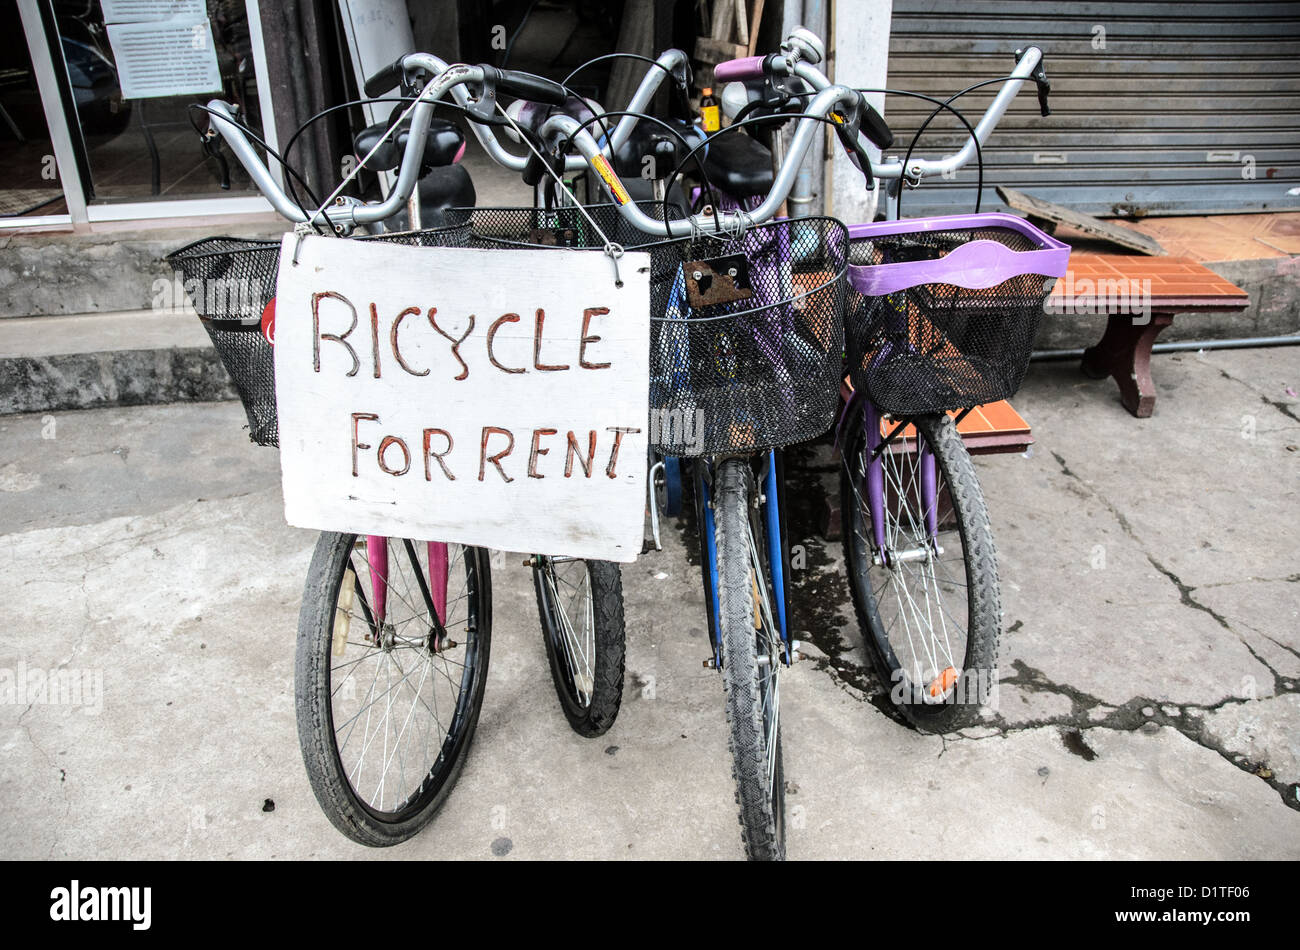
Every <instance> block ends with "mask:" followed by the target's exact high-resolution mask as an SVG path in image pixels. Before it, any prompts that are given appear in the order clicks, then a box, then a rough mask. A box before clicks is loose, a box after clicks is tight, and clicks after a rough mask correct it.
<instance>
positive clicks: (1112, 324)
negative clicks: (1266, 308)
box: [1048, 254, 1250, 419]
mask: <svg viewBox="0 0 1300 950" xmlns="http://www.w3.org/2000/svg"><path fill="white" fill-rule="evenodd" d="M1084 281H1088V282H1089V283H1088V284H1084V283H1083V282H1084ZM1118 281H1123V282H1126V283H1123V284H1121V286H1127V287H1133V286H1134V282H1135V281H1136V282H1137V283H1136V286H1138V287H1145V286H1146V284H1145V282H1146V281H1150V287H1151V295H1150V301H1149V308H1150V311H1149V319H1147V317H1146V316H1145V315H1134V314H1133V313H1131V312H1121V313H1116V312H1110V315H1109V317H1108V318H1107V322H1106V331H1105V333H1103V334H1102V337H1101V339H1100V340H1098V341H1097V343H1096V344H1094V345H1093V346H1090V347H1088V349H1087V350H1085V351H1084V354H1083V364H1082V367H1083V371H1084V372H1085V373H1086V374H1087V375H1089V376H1091V377H1092V378H1093V379H1104V378H1105V377H1107V376H1111V377H1113V378H1114V380H1115V382H1116V383H1118V384H1119V398H1120V402H1122V403H1123V404H1124V408H1125V409H1127V410H1128V411H1129V412H1131V413H1132V414H1133V415H1135V416H1137V417H1138V418H1139V419H1145V418H1146V417H1147V416H1149V415H1151V413H1152V411H1153V410H1154V409H1155V404H1156V389H1155V383H1154V382H1153V381H1152V379H1151V346H1152V344H1154V343H1155V339H1156V337H1157V336H1159V335H1160V332H1161V331H1162V330H1164V328H1165V327H1167V326H1169V325H1170V324H1171V323H1173V322H1174V317H1175V316H1176V315H1177V314H1180V313H1225V312H1226V313H1232V312H1238V311H1241V310H1245V309H1246V308H1247V307H1248V306H1250V297H1249V295H1248V294H1247V293H1246V291H1244V290H1242V289H1241V288H1240V287H1238V286H1236V285H1235V284H1233V283H1232V282H1231V281H1228V280H1225V279H1224V278H1222V277H1220V276H1219V275H1218V274H1216V273H1214V271H1212V270H1210V269H1209V268H1207V267H1205V266H1203V265H1201V264H1198V263H1197V262H1196V261H1194V260H1192V259H1190V258H1186V257H1140V256H1132V255H1125V254H1072V255H1070V272H1069V274H1068V276H1067V277H1066V278H1064V279H1062V280H1058V281H1057V282H1056V287H1055V288H1054V289H1053V291H1052V301H1051V302H1052V304H1053V305H1055V307H1056V308H1057V313H1058V315H1057V316H1056V317H1055V318H1054V319H1061V318H1062V316H1061V315H1060V314H1062V313H1063V314H1064V316H1066V317H1067V318H1068V316H1069V314H1070V313H1074V312H1077V307H1074V305H1073V304H1072V302H1071V300H1070V299H1069V295H1070V294H1071V293H1072V294H1073V296H1074V297H1076V298H1078V297H1079V296H1081V294H1082V292H1081V290H1080V287H1081V286H1082V287H1083V288H1084V289H1085V290H1086V288H1087V287H1088V286H1091V287H1092V288H1094V292H1095V293H1096V296H1097V299H1096V300H1095V301H1094V307H1093V311H1094V312H1096V310H1098V309H1101V308H1102V307H1104V306H1105V300H1104V298H1105V293H1104V292H1103V291H1102V290H1101V289H1100V288H1101V287H1104V286H1114V284H1115V283H1116V282H1118ZM1048 319H1053V317H1052V316H1051V315H1050V314H1049V316H1048Z"/></svg>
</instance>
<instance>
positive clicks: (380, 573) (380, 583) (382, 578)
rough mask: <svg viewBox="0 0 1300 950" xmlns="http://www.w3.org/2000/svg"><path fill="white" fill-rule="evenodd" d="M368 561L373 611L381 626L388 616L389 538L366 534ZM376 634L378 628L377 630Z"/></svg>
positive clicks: (377, 622) (377, 625) (376, 620)
mask: <svg viewBox="0 0 1300 950" xmlns="http://www.w3.org/2000/svg"><path fill="white" fill-rule="evenodd" d="M366 563H367V564H369V565H370V593H371V599H372V602H371V605H370V608H371V611H372V612H373V613H374V615H375V626H376V627H379V626H380V625H382V624H383V623H384V621H385V619H386V618H387V616H388V610H387V608H388V539H387V538H381V537H379V536H378V535H373V534H370V535H366ZM375 632H376V635H377V634H378V632H379V631H378V630H376V631H375Z"/></svg>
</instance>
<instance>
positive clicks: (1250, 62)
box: [886, 0, 1300, 216]
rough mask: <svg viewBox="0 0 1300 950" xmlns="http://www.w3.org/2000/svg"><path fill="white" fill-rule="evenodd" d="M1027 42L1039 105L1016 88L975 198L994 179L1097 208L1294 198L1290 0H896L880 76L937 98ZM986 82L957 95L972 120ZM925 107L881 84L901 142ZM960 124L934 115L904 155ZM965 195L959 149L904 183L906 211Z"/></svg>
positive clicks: (944, 139)
mask: <svg viewBox="0 0 1300 950" xmlns="http://www.w3.org/2000/svg"><path fill="white" fill-rule="evenodd" d="M1030 44H1033V45H1036V46H1038V47H1040V48H1041V49H1042V50H1043V52H1044V54H1045V62H1046V65H1047V75H1048V77H1049V78H1050V79H1051V82H1052V97H1051V106H1052V115H1050V116H1048V117H1046V118H1043V117H1041V116H1040V115H1039V112H1038V103H1037V98H1036V97H1035V95H1034V92H1033V89H1032V86H1027V87H1025V88H1024V89H1023V90H1022V92H1021V94H1020V96H1018V97H1017V100H1016V103H1015V104H1014V105H1013V106H1012V108H1011V110H1010V111H1008V113H1007V114H1006V116H1005V117H1004V118H1003V120H1002V122H1001V123H1000V124H999V126H998V128H997V129H996V130H995V132H994V133H993V136H992V137H991V138H990V139H989V142H988V144H987V146H986V147H985V149H984V161H985V192H984V207H985V208H986V209H992V208H997V207H1000V206H1001V204H1000V202H999V201H998V198H997V195H996V194H995V193H994V192H993V189H992V186H993V185H998V184H1002V185H1009V186H1011V187H1013V188H1018V189H1020V190H1022V191H1026V192H1029V193H1030V194H1032V195H1035V196H1037V197H1040V198H1045V199H1046V200H1048V201H1054V202H1056V203H1058V204H1062V205H1065V206H1067V207H1070V208H1074V209H1077V210H1080V211H1085V212H1088V213H1091V214H1097V215H1134V216H1144V215H1147V214H1203V213H1208V212H1213V211H1273V210H1289V209H1296V208H1300V188H1298V186H1300V4H1296V3H1210V2H1199V0H1178V2H1158V3H1043V2H1035V0H962V2H959V0H894V3H893V25H892V33H891V37H890V44H889V85H890V87H891V88H894V89H907V90H913V91H916V92H923V93H928V94H929V95H933V96H939V97H942V98H946V97H947V96H949V95H951V94H952V93H954V92H956V91H958V90H960V89H962V88H964V87H965V86H968V85H970V84H971V83H974V82H977V81H979V80H982V79H989V78H993V77H995V76H999V75H1006V73H1007V72H1008V71H1009V70H1010V68H1011V66H1012V65H1013V62H1014V60H1013V57H1012V53H1013V51H1014V50H1015V49H1017V48H1018V47H1021V46H1025V45H1030ZM995 91H996V87H994V88H988V89H984V90H979V91H977V92H974V93H971V94H970V95H968V96H965V97H963V98H962V99H960V100H958V102H957V103H955V105H958V106H961V107H962V111H963V112H964V113H965V114H966V116H967V118H968V119H969V120H970V121H971V122H972V124H973V123H974V122H975V121H976V120H977V119H978V117H979V115H980V113H981V112H982V111H983V109H984V107H985V106H987V104H988V103H989V101H990V99H991V98H992V96H993V94H994V92H995ZM931 108H933V107H932V106H931V105H929V104H927V103H923V102H919V101H917V100H914V99H906V98H902V97H899V96H890V97H889V98H888V101H887V103H886V110H887V111H886V114H887V115H888V117H889V123H890V125H891V126H892V127H893V128H894V129H895V131H896V132H897V133H898V142H899V146H900V148H902V149H906V147H907V144H908V142H910V141H911V137H912V133H913V132H914V131H915V130H916V129H917V127H918V126H919V125H920V123H921V121H922V120H923V119H924V117H925V115H926V114H927V113H928V112H929V110H930V109H931ZM937 129H942V131H941V132H939V131H936V130H937ZM958 130H959V131H958ZM964 135H965V132H964V130H961V127H960V125H959V124H958V123H957V122H956V120H954V119H953V118H952V117H951V116H948V117H946V118H945V119H943V120H936V121H935V123H934V124H933V125H931V127H930V130H929V131H927V133H926V135H925V137H924V138H923V139H922V140H921V142H920V143H919V144H918V147H917V152H916V154H918V155H921V156H934V155H937V154H939V153H940V152H947V151H951V150H952V149H953V148H955V147H956V146H957V145H958V144H959V143H960V142H961V139H962V137H963V136H964ZM898 154H900V155H901V152H898ZM1292 189H1297V191H1296V193H1295V194H1288V191H1289V190H1292ZM974 200H975V169H974V165H973V163H972V165H971V166H968V167H967V168H966V169H963V170H962V171H961V172H959V173H958V174H957V177H956V178H955V179H954V180H951V181H943V180H935V181H933V182H927V183H926V184H925V185H924V186H923V187H922V188H920V189H918V190H916V191H910V192H908V193H907V194H905V195H904V197H903V213H904V214H905V215H908V216H913V215H917V214H932V213H942V212H950V211H958V210H960V211H965V210H970V209H971V208H972V207H973V205H974Z"/></svg>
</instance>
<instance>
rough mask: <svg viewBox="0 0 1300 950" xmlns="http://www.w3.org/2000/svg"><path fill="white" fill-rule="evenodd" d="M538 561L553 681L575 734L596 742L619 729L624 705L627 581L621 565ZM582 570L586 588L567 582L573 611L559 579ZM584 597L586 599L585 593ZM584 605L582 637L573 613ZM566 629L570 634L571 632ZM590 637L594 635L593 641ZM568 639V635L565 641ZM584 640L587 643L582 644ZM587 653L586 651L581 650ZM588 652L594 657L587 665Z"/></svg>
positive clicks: (537, 586) (536, 576)
mask: <svg viewBox="0 0 1300 950" xmlns="http://www.w3.org/2000/svg"><path fill="white" fill-rule="evenodd" d="M558 563H559V564H560V565H562V567H561V568H560V569H559V570H557V566H556V565H557V561H556V560H555V559H554V558H549V557H544V556H542V555H538V556H537V557H535V558H534V559H533V589H534V591H535V592H536V594H537V613H538V616H539V617H540V619H541V622H542V640H543V642H544V643H545V644H546V658H547V660H548V661H549V664H550V667H551V679H552V681H553V682H554V683H555V693H556V695H557V696H558V697H559V700H560V709H561V710H562V711H563V712H564V717H565V719H567V720H568V722H569V726H570V728H572V729H573V731H574V732H576V733H577V734H578V735H580V736H586V737H587V738H589V739H590V738H595V737H596V736H601V735H604V734H605V733H606V732H608V731H609V729H610V727H611V726H613V725H614V721H615V720H616V719H617V718H618V711H619V708H620V706H621V705H622V702H623V676H624V669H625V663H626V630H625V627H624V621H623V577H622V574H621V573H620V571H619V567H618V565H617V564H613V563H611V562H609V561H584V560H581V559H578V560H572V561H561V562H558ZM576 565H581V568H582V573H583V575H584V576H585V579H586V584H585V587H584V585H583V584H582V582H581V581H580V582H578V583H576V584H575V583H572V582H568V587H569V588H570V589H572V590H573V591H574V595H573V597H572V598H570V607H569V608H567V609H566V607H565V605H564V600H565V597H564V595H563V593H562V592H561V591H560V587H561V585H562V584H565V583H566V582H565V581H564V580H563V579H562V578H561V577H560V574H562V573H565V569H566V568H567V567H568V566H576ZM584 591H585V593H584ZM577 603H581V604H582V607H581V612H582V614H583V615H584V618H585V620H584V624H583V627H584V629H583V631H582V633H581V635H579V632H578V631H577V630H575V629H574V618H573V616H572V615H573V614H576V613H578V611H577V610H574V609H572V607H573V606H574V605H575V604H577ZM566 625H567V629H566ZM588 631H589V635H588ZM566 634H567V635H566ZM579 636H581V640H582V643H581V644H579V643H578V642H577V640H578V638H579ZM583 646H585V647H587V649H586V650H585V651H584V650H583V649H582V647H583ZM583 652H587V653H589V654H590V659H589V660H586V661H585V662H584V658H583V657H582V656H581V654H582V653H583Z"/></svg>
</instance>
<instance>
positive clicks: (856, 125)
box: [830, 93, 876, 191]
mask: <svg viewBox="0 0 1300 950" xmlns="http://www.w3.org/2000/svg"><path fill="white" fill-rule="evenodd" d="M870 108H871V107H870V106H869V105H868V104H867V101H866V100H865V99H864V98H863V97H862V93H858V100H857V104H856V105H855V106H854V107H853V108H852V109H851V110H849V112H850V114H849V115H844V113H843V112H838V111H834V112H831V114H830V118H831V121H832V122H834V123H835V134H836V136H837V137H838V138H839V140H840V142H841V144H843V146H844V148H845V150H846V151H847V152H848V153H849V160H850V161H852V162H853V164H854V165H856V166H858V171H860V172H862V177H863V178H865V179H866V183H867V191H875V189H876V176H875V173H874V172H873V171H872V168H871V155H870V153H869V152H868V151H867V147H866V146H865V145H863V144H862V138H861V136H860V135H859V134H858V133H859V131H860V130H861V128H862V116H863V113H864V112H865V111H866V110H867V109H870Z"/></svg>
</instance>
